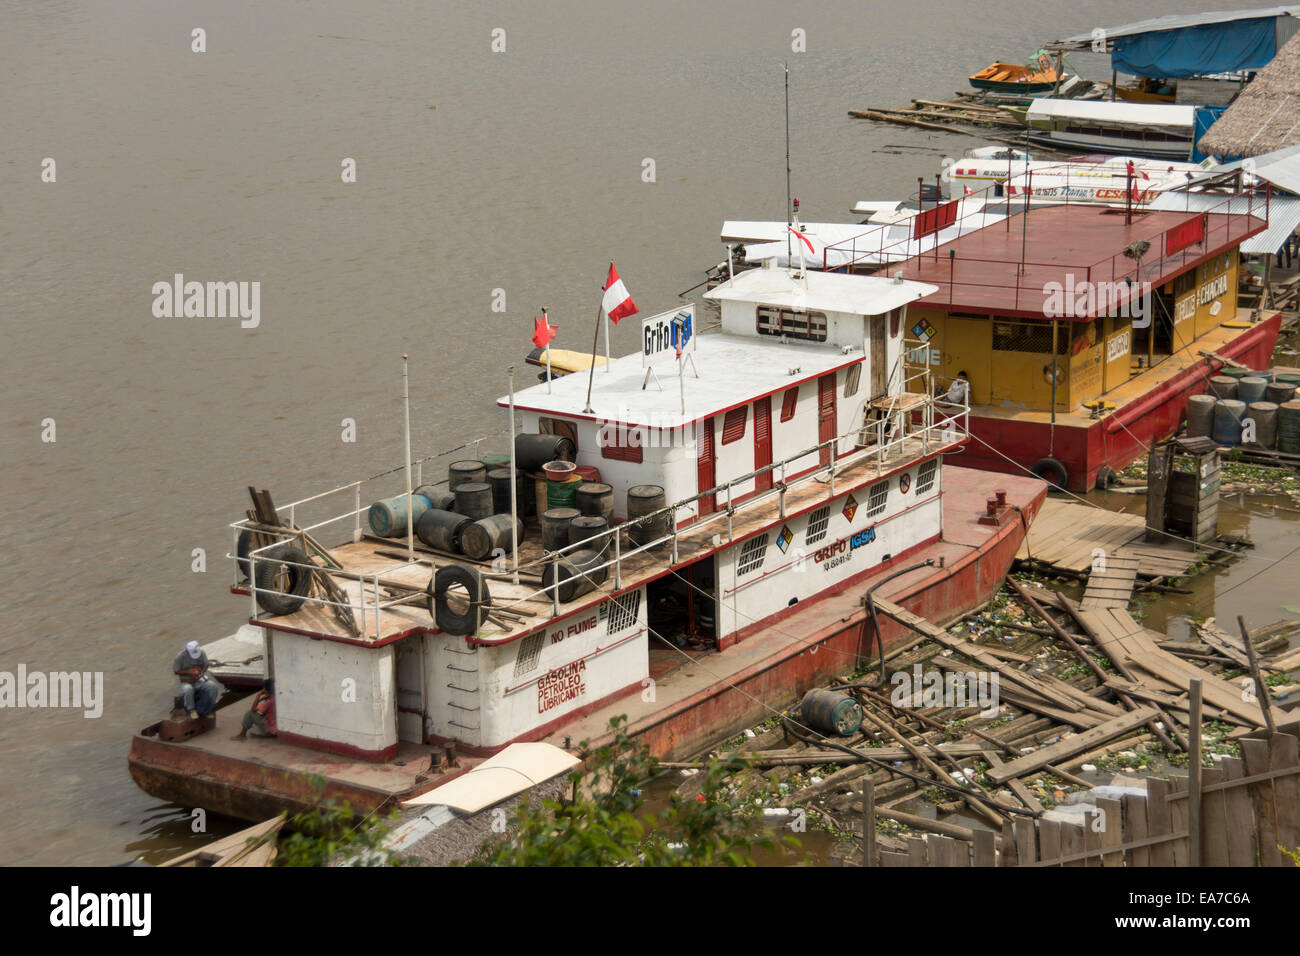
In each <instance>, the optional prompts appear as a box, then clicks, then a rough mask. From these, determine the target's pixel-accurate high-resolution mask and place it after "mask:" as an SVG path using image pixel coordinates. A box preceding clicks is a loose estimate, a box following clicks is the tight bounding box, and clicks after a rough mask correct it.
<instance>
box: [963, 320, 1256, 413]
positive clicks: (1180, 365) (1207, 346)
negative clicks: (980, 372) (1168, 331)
mask: <svg viewBox="0 0 1300 956" xmlns="http://www.w3.org/2000/svg"><path fill="white" fill-rule="evenodd" d="M1274 314H1276V313H1272V312H1265V313H1264V314H1263V316H1262V318H1261V319H1260V321H1261V322H1263V321H1267V320H1268V319H1269V318H1270V317H1271V316H1272V315H1274ZM1250 316H1251V310H1250V309H1238V310H1237V314H1236V316H1235V317H1234V318H1233V319H1229V320H1228V322H1227V323H1224V324H1222V325H1218V326H1216V327H1215V328H1213V329H1211V330H1210V331H1208V332H1206V333H1205V334H1204V335H1202V336H1201V337H1200V338H1198V339H1193V340H1192V341H1191V342H1190V343H1189V344H1187V345H1184V346H1183V347H1182V348H1181V349H1178V350H1177V351H1176V352H1173V353H1172V354H1170V355H1168V356H1167V357H1165V358H1164V359H1163V360H1161V361H1158V362H1157V363H1156V364H1155V365H1153V366H1152V367H1151V368H1143V369H1141V370H1138V368H1137V366H1134V367H1133V370H1132V371H1131V372H1130V375H1129V380H1128V381H1127V382H1124V383H1123V384H1121V385H1117V386H1115V387H1114V388H1112V389H1111V390H1110V391H1108V392H1103V393H1102V394H1101V396H1100V397H1099V399H1098V400H1099V401H1104V402H1106V403H1111V402H1113V403H1114V404H1115V407H1114V408H1113V409H1107V411H1106V415H1107V416H1110V415H1114V414H1115V413H1116V412H1119V411H1122V410H1123V408H1124V406H1126V405H1129V404H1131V403H1133V402H1136V401H1138V400H1140V399H1142V398H1144V397H1145V396H1147V395H1148V394H1150V393H1151V392H1152V391H1153V390H1154V389H1156V388H1158V387H1159V386H1160V385H1163V384H1164V383H1165V382H1168V381H1169V380H1171V379H1174V378H1177V377H1178V376H1179V375H1181V374H1182V373H1183V372H1185V371H1187V370H1188V369H1189V368H1191V367H1192V366H1194V365H1197V364H1199V363H1202V362H1204V361H1205V356H1203V355H1202V354H1201V353H1202V352H1218V351H1220V350H1221V349H1222V348H1223V347H1224V346H1226V345H1228V344H1229V343H1230V342H1232V341H1233V340H1234V339H1236V338H1238V337H1239V336H1240V335H1241V334H1242V332H1244V331H1247V330H1248V328H1253V327H1254V326H1256V325H1258V324H1259V323H1258V322H1254V323H1252V322H1251V321H1250ZM1228 323H1231V324H1228ZM971 416H972V417H975V418H994V419H1003V420H1008V421H1018V422H1033V423H1037V424H1050V423H1052V421H1053V419H1052V413H1051V412H1048V411H1030V410H1028V409H1024V408H1017V407H1015V406H1007V405H972V406H971ZM1097 422H1098V419H1095V418H1093V417H1092V411H1091V409H1088V408H1085V407H1083V406H1082V405H1079V406H1076V407H1074V408H1072V409H1070V410H1068V411H1057V413H1056V419H1055V424H1056V427H1057V428H1084V429H1087V428H1091V427H1093V426H1094V425H1096V424H1097Z"/></svg>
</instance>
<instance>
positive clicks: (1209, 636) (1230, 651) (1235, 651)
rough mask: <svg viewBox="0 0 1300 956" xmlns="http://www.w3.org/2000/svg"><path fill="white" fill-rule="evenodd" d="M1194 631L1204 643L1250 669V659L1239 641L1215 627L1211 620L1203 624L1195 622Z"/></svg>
mask: <svg viewBox="0 0 1300 956" xmlns="http://www.w3.org/2000/svg"><path fill="white" fill-rule="evenodd" d="M1196 632H1197V634H1199V635H1200V637H1201V640H1203V641H1204V642H1205V643H1206V644H1209V645H1210V646H1211V647H1212V648H1214V649H1215V650H1216V651H1218V652H1219V653H1220V654H1222V655H1223V656H1224V657H1226V658H1228V659H1229V660H1231V661H1234V662H1236V663H1237V664H1240V665H1241V666H1242V667H1244V668H1246V669H1247V670H1249V669H1250V659H1249V658H1248V657H1247V656H1246V652H1245V650H1244V649H1243V648H1242V646H1241V642H1240V641H1234V640H1233V639H1232V637H1231V635H1229V634H1227V633H1226V632H1225V631H1223V630H1222V629H1221V628H1219V627H1217V626H1216V625H1215V624H1214V622H1213V621H1206V622H1205V623H1204V624H1197V625H1196Z"/></svg>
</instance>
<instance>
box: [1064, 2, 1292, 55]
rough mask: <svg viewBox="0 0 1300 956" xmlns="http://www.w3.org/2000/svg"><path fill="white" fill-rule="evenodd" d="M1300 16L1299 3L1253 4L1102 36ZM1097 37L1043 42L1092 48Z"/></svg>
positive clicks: (1181, 16)
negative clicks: (1263, 5)
mask: <svg viewBox="0 0 1300 956" xmlns="http://www.w3.org/2000/svg"><path fill="white" fill-rule="evenodd" d="M1288 16H1289V17H1300V6H1295V5H1287V6H1280V7H1255V8H1253V9H1250V10H1212V11H1208V12H1206V13H1182V14H1170V15H1168V16H1163V17H1152V18H1151V19H1149V20H1138V21H1136V22H1134V23H1126V24H1125V25H1124V26H1120V27H1107V28H1106V29H1105V31H1104V34H1103V35H1104V37H1105V39H1106V40H1107V41H1110V40H1115V39H1117V38H1118V37H1129V36H1140V35H1142V34H1144V33H1163V32H1165V31H1166V30H1182V29H1185V28H1187V27H1200V26H1210V25H1213V24H1216V23H1232V22H1235V21H1237V20H1260V19H1264V18H1267V17H1288ZM1096 39H1097V38H1096V37H1095V36H1094V35H1093V33H1092V32H1088V33H1080V34H1077V35H1075V36H1071V37H1065V38H1064V39H1063V40H1053V41H1052V42H1050V43H1048V44H1046V45H1045V46H1046V48H1047V49H1049V50H1057V49H1064V50H1069V49H1086V50H1090V49H1092V44H1093V43H1094V42H1096Z"/></svg>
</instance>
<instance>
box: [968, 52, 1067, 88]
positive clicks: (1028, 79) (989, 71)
mask: <svg viewBox="0 0 1300 956" xmlns="http://www.w3.org/2000/svg"><path fill="white" fill-rule="evenodd" d="M1063 79H1065V74H1064V72H1062V70H1061V69H1060V68H1059V64H1058V66H1052V59H1051V57H1049V56H1048V55H1047V54H1046V53H1039V54H1038V57H1037V59H1036V60H1034V61H1033V62H1032V63H1030V64H1029V65H1028V66H1024V65H1022V64H1019V63H1001V62H998V63H991V64H989V65H988V66H986V67H985V68H984V69H982V70H980V71H979V72H978V73H972V74H971V77H970V85H971V86H973V87H975V89H977V90H989V91H991V92H994V93H1047V92H1049V91H1051V90H1052V89H1053V88H1055V86H1056V84H1057V83H1058V82H1059V81H1061V80H1063Z"/></svg>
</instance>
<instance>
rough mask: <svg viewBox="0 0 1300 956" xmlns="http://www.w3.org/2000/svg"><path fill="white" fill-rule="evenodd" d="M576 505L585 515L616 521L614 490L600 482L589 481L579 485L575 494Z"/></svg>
mask: <svg viewBox="0 0 1300 956" xmlns="http://www.w3.org/2000/svg"><path fill="white" fill-rule="evenodd" d="M574 505H575V506H576V507H577V509H578V510H579V511H581V512H582V513H583V514H584V515H589V516H592V517H597V518H604V519H605V521H607V522H611V521H613V520H614V489H613V488H611V487H610V486H609V485H606V484H603V483H602V482H599V481H588V482H584V483H583V484H581V485H578V490H577V491H576V492H575V493H574Z"/></svg>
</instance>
